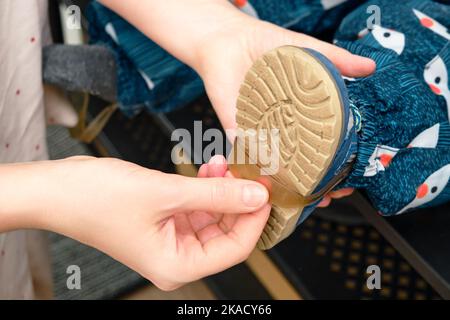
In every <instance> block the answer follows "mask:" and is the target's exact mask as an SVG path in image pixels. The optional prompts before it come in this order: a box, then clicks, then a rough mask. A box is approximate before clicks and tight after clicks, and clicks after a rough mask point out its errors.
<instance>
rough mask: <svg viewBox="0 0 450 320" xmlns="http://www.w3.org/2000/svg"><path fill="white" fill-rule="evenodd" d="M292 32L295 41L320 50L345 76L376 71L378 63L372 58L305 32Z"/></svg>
mask: <svg viewBox="0 0 450 320" xmlns="http://www.w3.org/2000/svg"><path fill="white" fill-rule="evenodd" d="M291 32H292V33H294V34H295V38H296V41H295V42H296V43H298V45H299V46H302V47H307V48H311V49H314V50H316V51H318V52H320V53H321V54H323V55H324V56H326V57H327V58H328V59H329V60H330V61H331V62H333V63H334V65H335V66H336V67H337V68H338V69H339V71H340V72H341V73H342V75H344V76H348V77H364V76H368V75H370V74H372V73H373V72H374V71H375V68H376V64H375V61H373V60H372V59H369V58H366V57H361V56H358V55H355V54H352V53H351V52H349V51H347V50H345V49H343V48H340V47H338V46H335V45H333V44H331V43H328V42H325V41H321V40H318V39H316V38H313V37H310V36H307V35H304V34H300V33H296V32H293V31H291Z"/></svg>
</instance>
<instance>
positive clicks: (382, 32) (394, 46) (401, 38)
mask: <svg viewBox="0 0 450 320" xmlns="http://www.w3.org/2000/svg"><path fill="white" fill-rule="evenodd" d="M369 32H370V31H369V29H367V28H365V29H362V30H361V31H360V32H359V33H358V38H362V37H364V36H366V35H367V34H369ZM372 35H373V37H374V38H375V40H376V41H377V42H378V43H379V44H380V45H381V46H382V47H383V48H386V49H391V50H393V51H395V52H396V53H397V54H398V55H400V54H402V52H403V49H404V48H405V35H404V34H403V33H401V32H399V31H395V30H392V29H387V28H383V27H382V26H379V25H374V26H373V28H372Z"/></svg>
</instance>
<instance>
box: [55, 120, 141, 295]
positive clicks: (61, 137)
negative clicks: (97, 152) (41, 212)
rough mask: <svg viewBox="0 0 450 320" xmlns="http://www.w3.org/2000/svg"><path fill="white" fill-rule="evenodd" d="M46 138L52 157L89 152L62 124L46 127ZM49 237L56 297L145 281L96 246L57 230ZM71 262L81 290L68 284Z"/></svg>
mask: <svg viewBox="0 0 450 320" xmlns="http://www.w3.org/2000/svg"><path fill="white" fill-rule="evenodd" d="M47 140H48V148H49V153H50V157H51V159H61V158H66V157H70V156H74V155H90V154H91V152H90V150H89V148H87V147H86V146H85V145H84V144H82V143H79V142H78V141H76V140H74V139H71V137H70V136H69V134H68V131H67V129H65V128H62V127H57V126H53V127H49V129H48V132H47ZM49 237H50V243H51V244H50V251H51V255H52V260H53V261H52V266H53V278H54V291H55V298H56V299H113V298H116V297H118V296H120V295H122V294H124V293H126V292H128V291H129V290H132V289H134V288H136V287H137V286H139V285H142V284H144V283H146V280H144V279H143V278H142V277H140V276H139V275H138V274H137V273H135V272H133V271H131V270H130V269H129V268H127V267H126V266H124V265H123V264H121V263H119V262H117V261H116V260H114V259H112V258H110V257H108V256H107V255H105V254H103V253H101V252H100V251H98V250H95V249H93V248H91V247H88V246H85V245H83V244H81V243H79V242H78V241H75V240H73V239H70V238H67V237H64V236H61V235H58V234H54V233H51V234H50V235H49ZM70 265H77V266H79V267H80V270H81V289H80V290H69V289H68V288H67V284H66V281H67V278H68V277H69V276H70V275H69V274H67V273H66V270H67V268H68V267H69V266H70Z"/></svg>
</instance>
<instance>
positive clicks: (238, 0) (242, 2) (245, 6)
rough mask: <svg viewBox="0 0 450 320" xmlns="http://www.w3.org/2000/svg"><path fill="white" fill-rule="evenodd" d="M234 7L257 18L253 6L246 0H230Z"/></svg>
mask: <svg viewBox="0 0 450 320" xmlns="http://www.w3.org/2000/svg"><path fill="white" fill-rule="evenodd" d="M230 1H231V2H232V3H233V4H234V5H235V6H236V7H238V8H239V10H241V11H242V12H244V13H246V14H248V15H249V16H252V17H255V18H258V13H257V12H256V10H255V8H253V6H252V5H251V4H250V3H249V2H248V1H247V0H230Z"/></svg>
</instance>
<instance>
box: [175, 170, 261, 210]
mask: <svg viewBox="0 0 450 320" xmlns="http://www.w3.org/2000/svg"><path fill="white" fill-rule="evenodd" d="M178 190H179V194H180V197H179V200H178V201H177V204H178V207H179V208H180V209H183V210H190V211H194V210H199V211H208V212H216V213H238V214H239V213H250V212H254V211H256V210H259V209H261V208H262V207H263V206H264V205H265V204H267V202H268V200H269V193H268V191H267V189H266V188H265V187H264V186H263V185H262V184H260V183H258V182H254V181H250V180H243V179H235V178H207V179H201V178H186V177H183V179H182V180H181V181H180V183H179V185H178Z"/></svg>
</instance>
